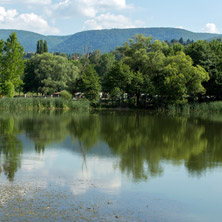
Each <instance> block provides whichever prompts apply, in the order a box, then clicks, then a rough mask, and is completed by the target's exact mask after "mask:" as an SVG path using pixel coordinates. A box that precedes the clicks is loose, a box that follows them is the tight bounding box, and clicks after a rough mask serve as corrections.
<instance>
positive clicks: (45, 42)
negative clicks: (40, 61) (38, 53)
mask: <svg viewBox="0 0 222 222" xmlns="http://www.w3.org/2000/svg"><path fill="white" fill-rule="evenodd" d="M48 51H49V50H48V44H47V41H46V40H45V41H44V52H48Z"/></svg>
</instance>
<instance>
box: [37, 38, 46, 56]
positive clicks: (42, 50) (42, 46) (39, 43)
mask: <svg viewBox="0 0 222 222" xmlns="http://www.w3.org/2000/svg"><path fill="white" fill-rule="evenodd" d="M45 52H48V45H47V41H46V40H45V41H44V42H43V40H42V39H41V40H38V41H37V48H36V53H37V54H43V53H45Z"/></svg>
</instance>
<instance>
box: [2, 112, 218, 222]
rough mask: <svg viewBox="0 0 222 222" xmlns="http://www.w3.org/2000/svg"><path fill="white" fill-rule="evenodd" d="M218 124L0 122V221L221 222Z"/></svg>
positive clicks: (114, 119) (100, 118)
mask: <svg viewBox="0 0 222 222" xmlns="http://www.w3.org/2000/svg"><path fill="white" fill-rule="evenodd" d="M221 210H222V115H221V114H216V115H203V116H199V117H173V116H163V115H151V114H149V113H147V112H145V111H140V112H133V111H122V112H121V111H119V112H117V111H113V112H112V111H107V112H100V113H94V114H88V113H81V114H77V113H70V112H67V113H63V114H62V113H23V114H22V113H21V114H19V113H14V114H6V113H1V115H0V221H10V222H11V221H22V222H23V221H59V222H60V221H151V222H165V221H169V222H180V221H181V222H221V221H222V215H221Z"/></svg>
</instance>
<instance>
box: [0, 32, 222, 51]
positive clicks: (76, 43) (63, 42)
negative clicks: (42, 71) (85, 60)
mask: <svg viewBox="0 0 222 222" xmlns="http://www.w3.org/2000/svg"><path fill="white" fill-rule="evenodd" d="M12 32H16V33H17V36H18V39H19V42H20V43H21V44H22V45H23V46H24V49H25V51H26V52H35V51H36V47H35V46H36V42H37V41H38V40H40V39H43V40H46V41H47V42H48V47H49V51H50V52H63V53H67V54H72V53H84V51H85V50H84V49H85V47H89V48H90V50H91V51H93V50H97V49H99V50H101V51H102V52H103V53H104V52H110V51H111V50H114V49H115V48H116V47H117V46H121V45H122V44H123V43H124V42H125V41H127V40H128V39H129V38H131V37H132V36H133V35H135V34H144V35H146V36H149V35H151V36H153V37H154V39H158V40H160V41H165V40H167V41H171V40H172V39H176V40H179V39H180V38H181V37H183V39H184V41H186V40H188V39H190V40H194V41H197V40H209V39H211V40H212V39H216V38H221V35H218V34H209V33H193V32H190V31H187V30H183V29H177V28H137V29H111V30H97V31H84V32H80V33H76V34H74V35H69V36H43V35H40V34H37V33H33V32H27V31H17V30H0V39H4V40H6V39H7V38H8V36H9V35H10V34H11V33H12Z"/></svg>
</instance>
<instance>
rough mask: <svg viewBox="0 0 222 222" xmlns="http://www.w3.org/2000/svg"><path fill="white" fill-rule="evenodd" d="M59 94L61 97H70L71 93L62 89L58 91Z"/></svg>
mask: <svg viewBox="0 0 222 222" xmlns="http://www.w3.org/2000/svg"><path fill="white" fill-rule="evenodd" d="M60 96H61V98H63V99H72V94H71V93H69V92H68V91H66V90H63V91H62V92H60Z"/></svg>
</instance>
